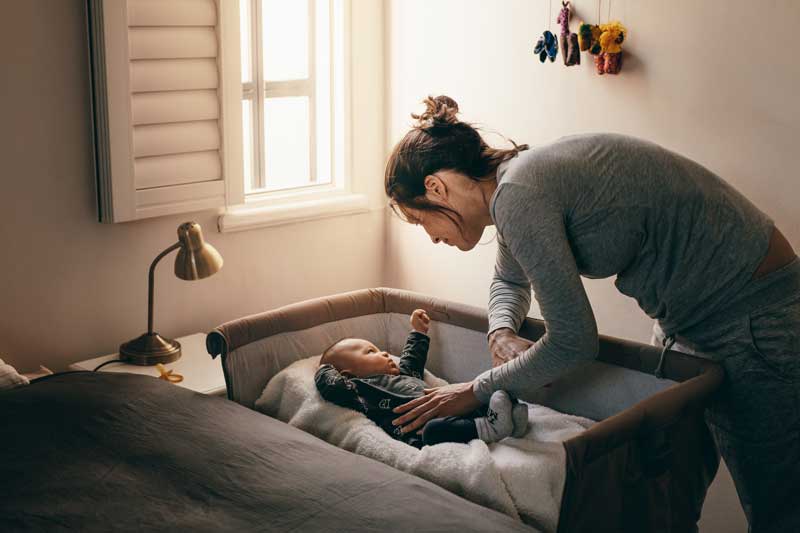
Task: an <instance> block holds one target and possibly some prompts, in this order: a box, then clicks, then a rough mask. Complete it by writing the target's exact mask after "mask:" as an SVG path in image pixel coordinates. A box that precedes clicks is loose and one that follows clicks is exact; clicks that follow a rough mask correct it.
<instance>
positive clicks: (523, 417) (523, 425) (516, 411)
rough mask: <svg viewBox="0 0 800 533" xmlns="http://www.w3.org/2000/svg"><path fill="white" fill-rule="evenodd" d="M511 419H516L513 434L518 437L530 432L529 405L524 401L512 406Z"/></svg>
mask: <svg viewBox="0 0 800 533" xmlns="http://www.w3.org/2000/svg"><path fill="white" fill-rule="evenodd" d="M511 420H513V421H514V431H512V432H511V436H512V437H514V438H515V439H518V438H520V437H522V436H523V435H525V433H527V432H528V406H527V405H525V404H524V403H515V404H514V407H512V408H511Z"/></svg>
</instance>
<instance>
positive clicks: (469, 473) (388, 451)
mask: <svg viewBox="0 0 800 533" xmlns="http://www.w3.org/2000/svg"><path fill="white" fill-rule="evenodd" d="M318 364H319V356H315V357H310V358H308V359H302V360H300V361H297V362H295V363H293V364H292V365H290V366H288V367H287V368H285V369H283V370H282V371H281V372H279V373H278V374H277V375H275V377H273V378H272V379H271V380H270V382H269V383H268V384H267V386H266V388H265V389H264V392H263V393H262V395H261V397H260V398H259V399H258V401H256V404H255V405H256V409H258V410H259V411H261V412H263V413H265V414H267V415H269V416H271V417H274V418H277V419H278V420H281V421H283V422H286V423H288V424H290V425H292V426H295V427H298V428H300V429H302V430H304V431H307V432H309V433H311V434H313V435H316V436H317V437H319V438H321V439H323V440H325V441H327V442H329V443H331V444H334V445H336V446H338V447H340V448H344V449H345V450H348V451H351V452H353V453H358V454H361V455H365V456H367V457H369V458H372V459H375V460H377V461H381V462H382V463H386V464H388V465H390V466H393V467H395V468H397V469H399V470H403V471H405V472H408V473H411V474H414V475H416V476H419V477H421V478H424V479H427V480H429V481H432V482H433V483H436V484H438V485H440V486H442V487H444V488H445V489H447V490H449V491H451V492H454V493H456V494H458V495H460V496H462V497H464V498H466V499H468V500H471V501H473V502H475V503H478V504H480V505H483V506H486V507H490V508H492V509H496V510H498V511H500V512H503V513H505V514H507V515H509V516H512V517H514V518H516V519H518V520H522V521H523V522H525V523H527V524H529V525H531V526H533V527H534V528H537V529H539V530H540V531H548V532H549V531H555V530H556V528H557V526H558V516H559V512H560V507H561V495H562V492H563V488H564V475H565V460H566V456H565V452H564V448H563V446H562V444H561V442H562V441H564V440H566V439H569V438H570V437H572V436H574V435H577V434H579V433H581V432H582V431H584V430H585V429H586V428H588V427H589V426H591V425H592V421H590V420H588V419H585V418H580V417H576V416H569V415H565V414H562V413H559V412H557V411H554V410H552V409H549V408H547V407H543V406H539V405H530V404H529V406H528V417H529V427H528V432H527V434H526V435H525V436H524V437H523V438H519V439H514V438H507V439H504V440H503V441H501V442H498V443H494V444H489V445H487V444H486V443H484V442H483V441H481V440H477V439H476V440H473V441H472V442H470V443H469V444H458V443H442V444H437V445H436V446H425V447H424V448H422V449H421V450H417V449H416V448H414V447H412V446H409V445H407V444H405V443H403V442H400V441H397V440H394V439H393V438H391V437H390V436H389V435H387V434H386V433H385V432H384V431H383V430H382V429H380V428H379V427H378V426H377V425H375V424H374V423H373V422H372V421H371V420H369V419H368V418H367V417H366V416H364V415H363V414H361V413H357V412H355V411H352V410H350V409H346V408H343V407H339V406H337V405H334V404H332V403H330V402H327V401H325V400H324V399H322V397H321V396H320V394H319V392H318V391H317V389H316V386H315V385H314V372H315V371H316V369H317V365H318ZM425 382H426V383H427V384H428V385H429V386H439V385H444V384H446V382H445V381H443V380H441V379H439V378H437V377H435V376H433V375H432V374H431V373H430V372H428V371H426V372H425Z"/></svg>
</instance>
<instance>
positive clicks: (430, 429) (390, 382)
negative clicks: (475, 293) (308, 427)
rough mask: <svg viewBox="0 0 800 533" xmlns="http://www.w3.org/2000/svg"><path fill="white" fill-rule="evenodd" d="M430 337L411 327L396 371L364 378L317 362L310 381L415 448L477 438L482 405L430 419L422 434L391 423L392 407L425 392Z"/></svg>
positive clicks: (332, 399) (329, 397) (324, 394)
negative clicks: (465, 413)
mask: <svg viewBox="0 0 800 533" xmlns="http://www.w3.org/2000/svg"><path fill="white" fill-rule="evenodd" d="M429 344H430V338H429V337H428V336H427V335H425V334H423V333H419V332H417V331H412V332H411V333H410V334H409V335H408V338H407V339H406V344H405V347H404V348H403V352H402V354H401V355H400V362H399V363H398V365H397V366H398V367H399V369H400V374H399V375H397V376H394V375H391V374H376V375H374V376H368V377H364V378H348V377H345V376H343V375H342V374H340V373H339V371H338V370H336V369H335V368H334V367H333V366H332V365H321V366H320V367H319V369H317V373H316V375H315V376H314V381H315V382H316V384H317V389H318V390H319V392H320V394H322V397H323V398H325V399H326V400H328V401H329V402H332V403H335V404H336V405H340V406H342V407H347V408H349V409H353V410H354V411H358V412H360V413H364V414H365V415H367V418H369V419H370V420H372V421H373V422H375V423H376V424H377V425H378V426H380V427H381V428H382V429H383V430H384V431H385V432H386V433H388V434H389V435H391V436H392V437H394V438H395V439H397V440H401V441H403V442H405V443H406V444H410V445H411V446H414V447H415V448H422V446H424V445H432V444H437V443H439V442H469V441H470V440H472V439H477V438H478V432H477V429H476V427H475V421H474V420H473V418H474V417H476V416H484V415H485V414H486V408H485V407H484V408H482V409H479V410H477V411H475V412H474V413H472V416H466V417H461V416H449V417H446V418H436V419H433V420H430V421H429V422H428V423H427V424H425V427H424V428H423V433H422V435H418V434H417V433H416V432H414V431H412V432H410V433H406V434H401V433H400V426H394V425H392V420H394V419H395V418H397V417H399V416H400V415H399V414H397V413H393V412H392V409H394V408H395V407H398V406H400V405H403V404H404V403H406V402H409V401H411V400H413V399H415V398H419V397H420V396H423V395H424V394H425V392H424V390H425V388H426V385H425V382H424V381H422V375H423V372H424V371H425V363H426V361H427V358H428V346H429Z"/></svg>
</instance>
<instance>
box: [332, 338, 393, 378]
mask: <svg viewBox="0 0 800 533" xmlns="http://www.w3.org/2000/svg"><path fill="white" fill-rule="evenodd" d="M328 361H329V362H330V364H332V365H333V366H334V367H335V368H336V370H338V371H339V372H342V373H343V374H349V375H351V376H353V377H357V378H363V377H366V376H374V375H375V374H392V375H395V376H396V375H398V374H400V369H399V368H397V365H396V364H395V362H394V360H393V359H392V358H391V357H390V356H389V354H388V353H387V352H385V351H381V350H378V348H377V347H376V346H375V345H374V344H372V343H371V342H369V341H367V340H364V339H344V340H342V341H339V343H338V344H336V346H334V347H333V350H332V351H331V352H330V354H329V356H328Z"/></svg>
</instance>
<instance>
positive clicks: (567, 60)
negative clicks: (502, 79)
mask: <svg viewBox="0 0 800 533" xmlns="http://www.w3.org/2000/svg"><path fill="white" fill-rule="evenodd" d="M600 1H601V0H598V4H597V22H598V24H589V23H586V22H583V21H581V24H580V26H579V28H578V33H577V34H576V33H572V32H571V31H570V29H569V21H570V18H571V17H572V8H571V5H570V2H568V1H567V2H564V1H562V2H561V10H560V11H559V13H558V18H557V19H556V24H558V25H559V26H560V27H561V30H560V34H559V36H560V38H561V57H562V58H563V61H564V65H566V66H568V67H571V66H573V65H580V64H581V55H580V52H588V53H589V54H591V55H593V56H594V64H595V69H596V71H597V73H598V74H600V75H602V74H619V71H620V70H621V69H622V43H623V42H624V41H625V37H626V36H627V33H628V30H627V29H626V28H625V26H623V25H622V23H621V22H619V21H618V20H615V21H609V22H606V23H605V24H600V23H599V22H600ZM608 14H609V16H608V17H607V18H606V20H609V19H610V18H611V16H610V15H611V0H609V5H608ZM551 16H552V2H550V0H548V16H547V20H548V21H549V20H552V18H551ZM558 51H559V37H556V35H555V34H554V33H553V32H551V31H550V29H549V28H548V29H547V30H545V31H544V32H542V35H541V36H539V39H538V40H537V41H536V44H535V45H534V47H533V53H534V54H536V55H538V56H539V61H541V62H542V63H544V62H545V61H546V60H548V59H549V60H550V62H551V63H552V62H555V60H556V56H557V55H558Z"/></svg>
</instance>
